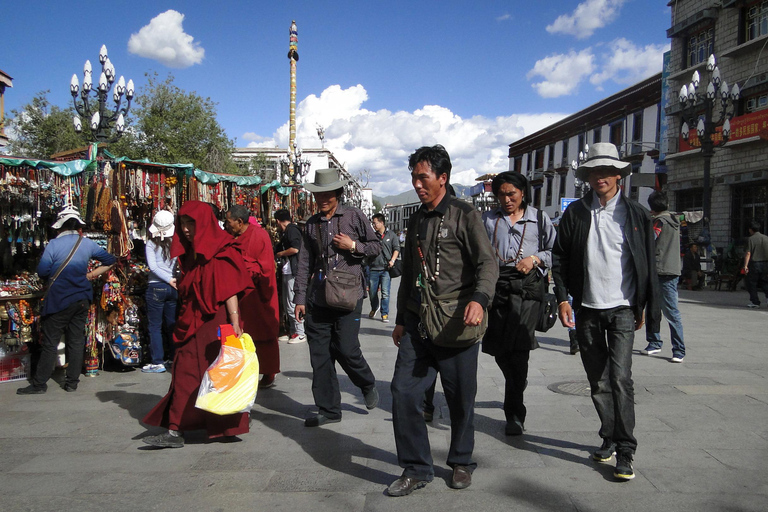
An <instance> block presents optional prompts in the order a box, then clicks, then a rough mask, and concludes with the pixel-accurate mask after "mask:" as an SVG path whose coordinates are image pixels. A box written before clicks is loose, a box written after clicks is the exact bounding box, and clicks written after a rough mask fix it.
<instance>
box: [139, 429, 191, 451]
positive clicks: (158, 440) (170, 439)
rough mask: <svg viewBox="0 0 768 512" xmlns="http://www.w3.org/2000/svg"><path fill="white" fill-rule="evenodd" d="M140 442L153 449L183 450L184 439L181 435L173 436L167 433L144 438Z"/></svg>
mask: <svg viewBox="0 0 768 512" xmlns="http://www.w3.org/2000/svg"><path fill="white" fill-rule="evenodd" d="M142 441H143V442H144V443H146V444H148V445H150V446H154V447H155V448H183V447H184V438H183V437H182V436H181V435H178V436H174V435H172V434H170V433H168V432H165V433H163V434H160V435H158V436H150V437H145V438H144V439H142Z"/></svg>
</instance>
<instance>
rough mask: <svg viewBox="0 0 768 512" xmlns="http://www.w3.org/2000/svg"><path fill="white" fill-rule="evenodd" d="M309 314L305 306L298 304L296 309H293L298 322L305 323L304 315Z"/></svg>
mask: <svg viewBox="0 0 768 512" xmlns="http://www.w3.org/2000/svg"><path fill="white" fill-rule="evenodd" d="M306 313H307V308H306V306H304V304H296V307H295V308H294V309H293V314H294V316H295V317H296V321H297V322H303V321H304V315H305V314H306Z"/></svg>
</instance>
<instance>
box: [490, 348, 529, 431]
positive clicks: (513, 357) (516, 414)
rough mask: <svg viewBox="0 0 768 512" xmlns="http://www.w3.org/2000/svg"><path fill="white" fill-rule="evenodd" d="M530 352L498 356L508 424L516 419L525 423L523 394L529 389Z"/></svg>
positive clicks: (506, 353)
mask: <svg viewBox="0 0 768 512" xmlns="http://www.w3.org/2000/svg"><path fill="white" fill-rule="evenodd" d="M530 356H531V351H530V350H515V351H513V352H505V353H503V354H501V355H498V356H496V364H498V365H499V368H500V369H501V373H503V374H504V416H505V417H506V418H507V423H511V422H512V421H514V420H515V419H517V420H518V421H520V423H525V414H526V409H525V404H524V403H523V393H524V392H525V388H526V387H528V359H529V358H530Z"/></svg>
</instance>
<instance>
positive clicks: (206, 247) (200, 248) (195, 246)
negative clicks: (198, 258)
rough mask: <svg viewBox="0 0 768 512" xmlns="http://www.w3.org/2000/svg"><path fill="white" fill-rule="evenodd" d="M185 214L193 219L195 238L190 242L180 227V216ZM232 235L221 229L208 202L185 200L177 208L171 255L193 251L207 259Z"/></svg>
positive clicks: (227, 242)
mask: <svg viewBox="0 0 768 512" xmlns="http://www.w3.org/2000/svg"><path fill="white" fill-rule="evenodd" d="M184 215H186V216H187V217H191V218H192V219H194V221H195V239H194V241H192V242H190V241H189V240H187V237H186V236H184V232H183V231H182V229H181V217H182V216H184ZM232 240H233V239H232V237H231V236H230V235H229V233H227V232H226V231H224V230H223V229H221V227H220V226H219V221H218V220H217V219H216V216H215V215H214V214H213V209H211V205H209V204H208V203H204V202H202V201H187V202H186V203H184V205H183V206H182V207H181V209H180V210H179V215H178V217H177V218H176V233H175V234H174V235H173V242H172V243H171V257H174V258H175V257H177V256H182V255H183V254H185V253H187V254H191V253H192V251H194V252H195V253H197V254H200V255H202V257H203V258H204V259H205V260H206V261H209V260H210V259H211V258H213V257H214V256H215V255H216V254H218V253H219V251H221V249H222V248H223V247H224V246H225V245H227V244H229V243H231V242H232Z"/></svg>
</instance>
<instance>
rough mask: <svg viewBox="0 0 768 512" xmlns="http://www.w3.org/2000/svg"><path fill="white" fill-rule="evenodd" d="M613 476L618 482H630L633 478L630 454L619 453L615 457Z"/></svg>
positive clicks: (633, 472) (633, 471)
mask: <svg viewBox="0 0 768 512" xmlns="http://www.w3.org/2000/svg"><path fill="white" fill-rule="evenodd" d="M613 476H614V477H615V478H618V479H619V480H632V479H633V478H635V470H634V469H633V468H632V454H631V453H628V452H619V454H618V455H616V470H615V471H614V472H613Z"/></svg>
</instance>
